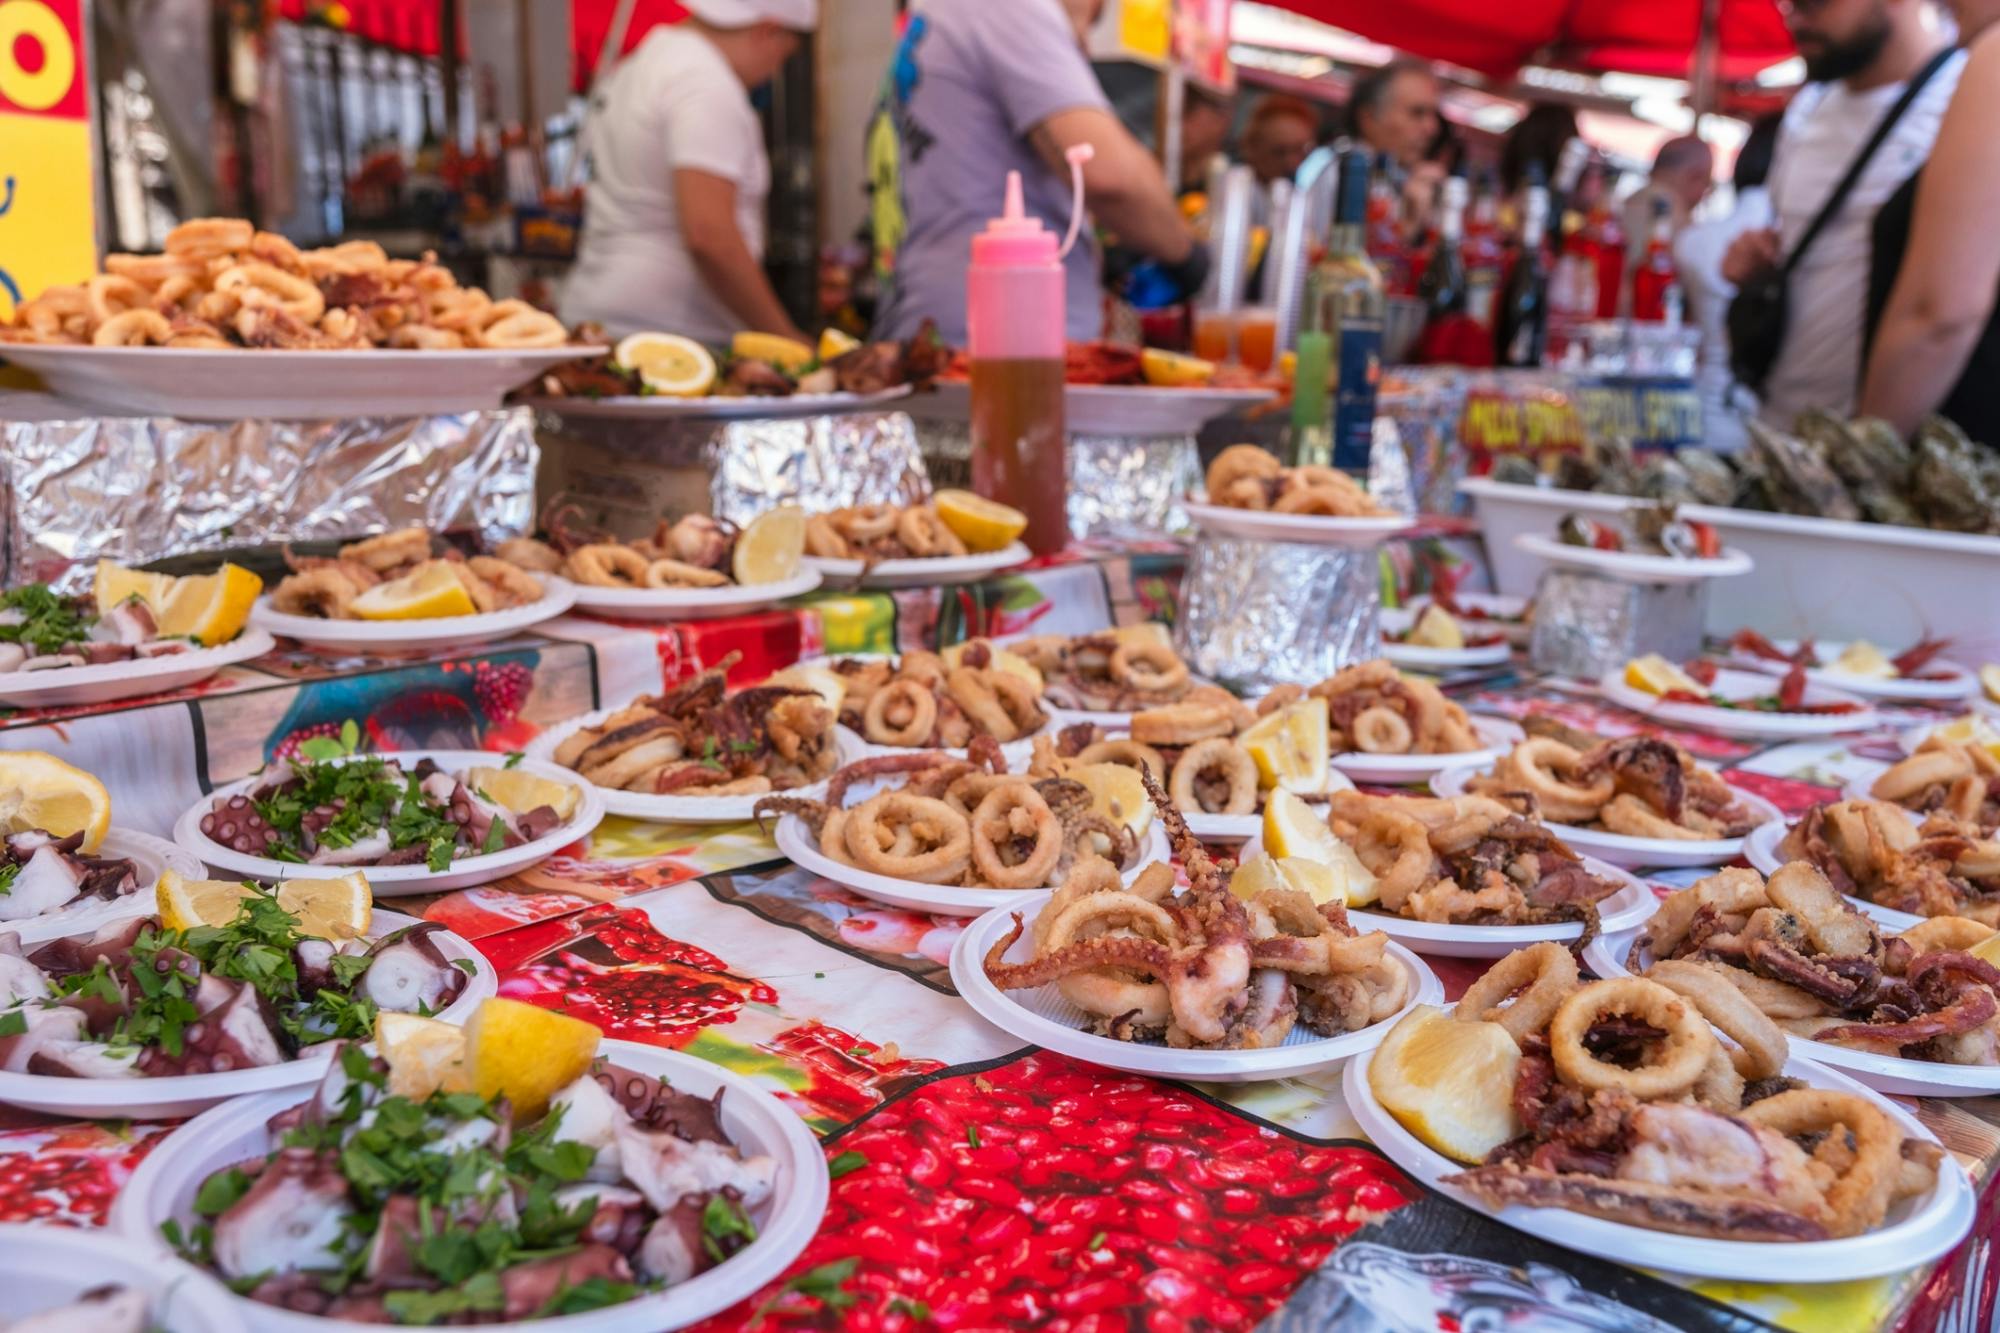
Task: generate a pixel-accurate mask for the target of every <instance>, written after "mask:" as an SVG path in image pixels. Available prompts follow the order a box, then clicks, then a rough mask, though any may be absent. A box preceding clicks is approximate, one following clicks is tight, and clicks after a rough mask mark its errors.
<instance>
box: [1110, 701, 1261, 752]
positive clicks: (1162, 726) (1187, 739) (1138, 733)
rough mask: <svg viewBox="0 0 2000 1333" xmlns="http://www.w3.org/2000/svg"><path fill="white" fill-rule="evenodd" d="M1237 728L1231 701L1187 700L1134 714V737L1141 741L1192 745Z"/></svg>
mask: <svg viewBox="0 0 2000 1333" xmlns="http://www.w3.org/2000/svg"><path fill="white" fill-rule="evenodd" d="M1235 731H1236V709H1235V708H1234V706H1233V704H1232V703H1224V702H1221V701H1216V702H1212V703H1211V702H1207V701H1203V702H1184V703H1177V704H1168V705H1167V706H1166V707H1165V708H1149V709H1147V710H1146V711H1145V712H1143V713H1134V714H1132V739H1133V740H1135V741H1138V742H1139V743H1140V744H1142V745H1192V744H1194V743H1195V742H1196V741H1205V740H1207V739H1208V738H1209V737H1211V736H1229V735H1233V734H1234V733H1235Z"/></svg>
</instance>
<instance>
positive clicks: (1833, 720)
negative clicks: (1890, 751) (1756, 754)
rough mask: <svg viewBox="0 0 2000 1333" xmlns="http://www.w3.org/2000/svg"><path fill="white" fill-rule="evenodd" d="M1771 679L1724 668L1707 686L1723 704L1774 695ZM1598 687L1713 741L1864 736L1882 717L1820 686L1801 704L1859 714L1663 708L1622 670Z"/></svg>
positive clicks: (1811, 688)
mask: <svg viewBox="0 0 2000 1333" xmlns="http://www.w3.org/2000/svg"><path fill="white" fill-rule="evenodd" d="M1777 687H1778V682H1777V680H1776V678H1775V677H1771V676H1764V675H1759V674H1758V673H1757V672H1755V671H1731V670H1728V669H1727V668H1725V669H1723V670H1721V671H1718V672H1716V673H1715V683H1714V684H1713V685H1710V686H1709V687H1708V688H1709V692H1710V693H1711V694H1719V695H1721V696H1722V697H1723V698H1725V699H1755V698H1757V697H1759V696H1761V695H1766V694H1773V693H1775V692H1776V691H1777ZM1597 688H1598V689H1599V690H1601V691H1602V692H1603V694H1604V697H1605V698H1607V699H1609V700H1610V701H1611V702H1612V703H1615V704H1618V705H1620V706H1622V707H1625V708H1629V709H1631V710H1632V711H1633V712H1635V713H1643V714H1644V715H1646V716H1647V717H1650V718H1655V719H1657V720H1659V721H1661V722H1665V723H1668V724H1669V725H1672V726H1676V727H1686V728H1688V729H1689V730H1691V731H1706V732H1708V733H1710V734H1711V735H1715V736H1735V737H1740V738H1744V739H1749V740H1797V739H1800V738H1802V737H1807V736H1838V735H1841V734H1843V733H1845V732H1851V731H1867V730H1869V729H1870V728H1872V727H1875V726H1877V725H1879V724H1880V722H1881V720H1882V719H1881V715H1880V714H1878V713H1876V712H1875V711H1874V710H1873V709H1872V708H1869V707H1868V706H1867V703H1866V701H1865V700H1863V699H1859V698H1856V697H1855V696H1854V695H1852V694H1845V693H1843V692H1841V691H1839V690H1830V689H1828V688H1827V687H1826V686H1824V685H1815V684H1812V683H1811V682H1808V683H1807V685H1806V693H1805V701H1806V702H1807V703H1808V704H1858V705H1861V711H1860V712H1858V713H1759V712H1753V711H1751V710H1749V709H1738V708H1717V707H1715V706H1714V705H1712V704H1686V703H1663V702H1661V700H1660V696H1659V695H1657V694H1648V693H1646V691H1644V690H1639V689H1634V688H1633V687H1632V686H1630V685H1627V684H1626V683H1625V673H1624V668H1622V667H1620V668H1616V669H1614V670H1611V671H1607V672H1605V673H1604V674H1603V675H1602V676H1599V677H1598V678H1597Z"/></svg>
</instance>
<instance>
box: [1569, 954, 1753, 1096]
mask: <svg viewBox="0 0 2000 1333" xmlns="http://www.w3.org/2000/svg"><path fill="white" fill-rule="evenodd" d="M1612 1014H1624V1015H1629V1016H1631V1017H1633V1018H1637V1019H1640V1020H1641V1021H1643V1022H1645V1023H1647V1024H1648V1025H1650V1026H1652V1027H1656V1028H1658V1029H1660V1030H1661V1031H1662V1032H1664V1033H1666V1036H1665V1038H1664V1039H1662V1040H1661V1041H1660V1042H1659V1043H1658V1050H1657V1051H1655V1050H1653V1049H1652V1047H1653V1043H1648V1050H1647V1056H1648V1057H1649V1062H1648V1063H1645V1064H1642V1065H1640V1066H1639V1067H1638V1068H1637V1069H1624V1068H1621V1067H1620V1066H1618V1065H1615V1064H1610V1063H1608V1062H1606V1061H1603V1060H1600V1059H1598V1058H1597V1057H1596V1056H1595V1055H1593V1054H1591V1052H1590V1051H1589V1049H1588V1048H1586V1047H1585V1046H1584V1044H1583V1039H1584V1035H1585V1034H1586V1033H1588V1032H1589V1031H1590V1029H1591V1028H1592V1027H1593V1026H1594V1025H1595V1024H1596V1023H1597V1022H1598V1021H1599V1020H1600V1019H1602V1018H1604V1017H1605V1016H1607V1015H1612ZM1715 1047H1716V1040H1715V1033H1713V1032H1711V1031H1710V1030H1709V1026H1708V1024H1707V1023H1705V1022H1703V1021H1702V1017H1701V1014H1700V1013H1699V1012H1697V1011H1696V1009H1695V1007H1694V1005H1692V1004H1691V1003H1689V1002H1688V1001H1686V1000H1683V999H1682V998H1681V997H1680V996H1678V995H1676V994H1674V992H1672V991H1670V990H1668V989H1667V988H1666V987H1665V986H1662V985H1661V984H1660V983H1659V982H1657V981H1648V980H1646V979H1645V978H1644V977H1620V978H1618V979H1617V980H1615V981H1593V982H1591V983H1590V984H1589V985H1588V986H1584V987H1582V988H1581V989H1579V990H1578V991H1577V992H1576V993H1575V994H1573V995H1571V996H1570V997H1569V998H1568V999H1566V1000H1564V1001H1563V1002H1562V1004H1561V1005H1559V1006H1558V1007H1557V1009H1556V1012H1555V1017H1553V1018H1551V1019H1550V1020H1549V1048H1550V1053H1551V1054H1552V1055H1553V1056H1554V1058H1555V1064H1556V1072H1557V1073H1558V1074H1560V1075H1562V1077H1563V1079H1564V1081H1565V1082H1568V1083H1573V1084H1575V1085H1576V1086H1577V1087H1579V1088H1582V1089H1584V1090H1585V1091H1586V1092H1596V1091H1598V1090H1599V1089H1603V1088H1622V1089H1624V1090H1625V1091H1626V1092H1627V1093H1629V1094H1630V1095H1631V1096H1633V1097H1636V1098H1638V1099H1639V1100H1640V1101H1652V1100H1655V1099H1657V1098H1666V1097H1678V1096H1680V1095H1681V1094H1682V1093H1684V1092H1686V1091H1688V1090H1689V1089H1690V1088H1692V1087H1694V1085H1695V1081H1696V1080H1697V1079H1699V1078H1700V1077H1701V1075H1702V1071H1703V1070H1704V1069H1706V1068H1707V1067H1708V1060H1709V1056H1710V1055H1712V1054H1713V1053H1714V1051H1715Z"/></svg>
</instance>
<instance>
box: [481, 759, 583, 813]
mask: <svg viewBox="0 0 2000 1333" xmlns="http://www.w3.org/2000/svg"><path fill="white" fill-rule="evenodd" d="M464 781H465V785H466V786H468V787H470V788H472V789H473V790H474V791H476V792H483V793H484V794H485V795H486V797H487V798H488V799H489V800H491V801H493V802H494V803H495V804H497V805H499V806H502V807H503V808H505V809H507V810H511V811H513V812H514V813H515V814H517V815H525V814H527V813H528V811H530V810H533V809H535V808H537V807H539V806H544V805H546V806H547V807H549V809H551V810H553V811H555V812H556V814H557V815H558V816H560V817H561V818H563V819H568V818H569V817H570V816H571V815H573V814H575V813H576V807H577V806H578V805H580V804H582V802H583V791H582V789H581V788H579V787H576V786H574V785H572V784H570V783H567V782H557V781H556V780H555V779H554V778H545V777H543V776H542V775H541V774H539V773H528V772H524V771H522V770H521V769H518V768H484V767H481V768H468V769H466V770H465V775H464Z"/></svg>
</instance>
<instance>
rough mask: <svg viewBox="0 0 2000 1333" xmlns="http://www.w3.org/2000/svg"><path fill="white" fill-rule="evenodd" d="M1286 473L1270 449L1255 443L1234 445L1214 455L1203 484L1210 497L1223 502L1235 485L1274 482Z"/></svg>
mask: <svg viewBox="0 0 2000 1333" xmlns="http://www.w3.org/2000/svg"><path fill="white" fill-rule="evenodd" d="M1284 470H1285V469H1284V466H1283V465H1282V464H1281V463H1279V462H1278V458H1277V455H1276V454H1273V453H1272V452H1271V451H1270V450H1268V449H1264V448H1260V447H1259V446H1257V445H1254V444H1232V445H1230V446H1229V447H1228V448H1227V449H1224V450H1223V451H1222V452H1221V453H1219V454H1217V455H1216V456H1215V461H1214V462H1212V463H1210V464H1209V465H1208V475H1207V476H1206V477H1205V478H1203V481H1204V483H1205V484H1206V485H1207V487H1208V496H1209V498H1210V499H1211V500H1214V501H1216V502H1217V503H1221V502H1222V493H1223V492H1224V491H1226V490H1228V489H1229V487H1230V486H1231V485H1232V484H1234V483H1235V482H1238V481H1242V480H1246V479H1249V480H1256V481H1273V480H1276V478H1277V477H1278V474H1279V473H1281V472H1283V471H1284Z"/></svg>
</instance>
